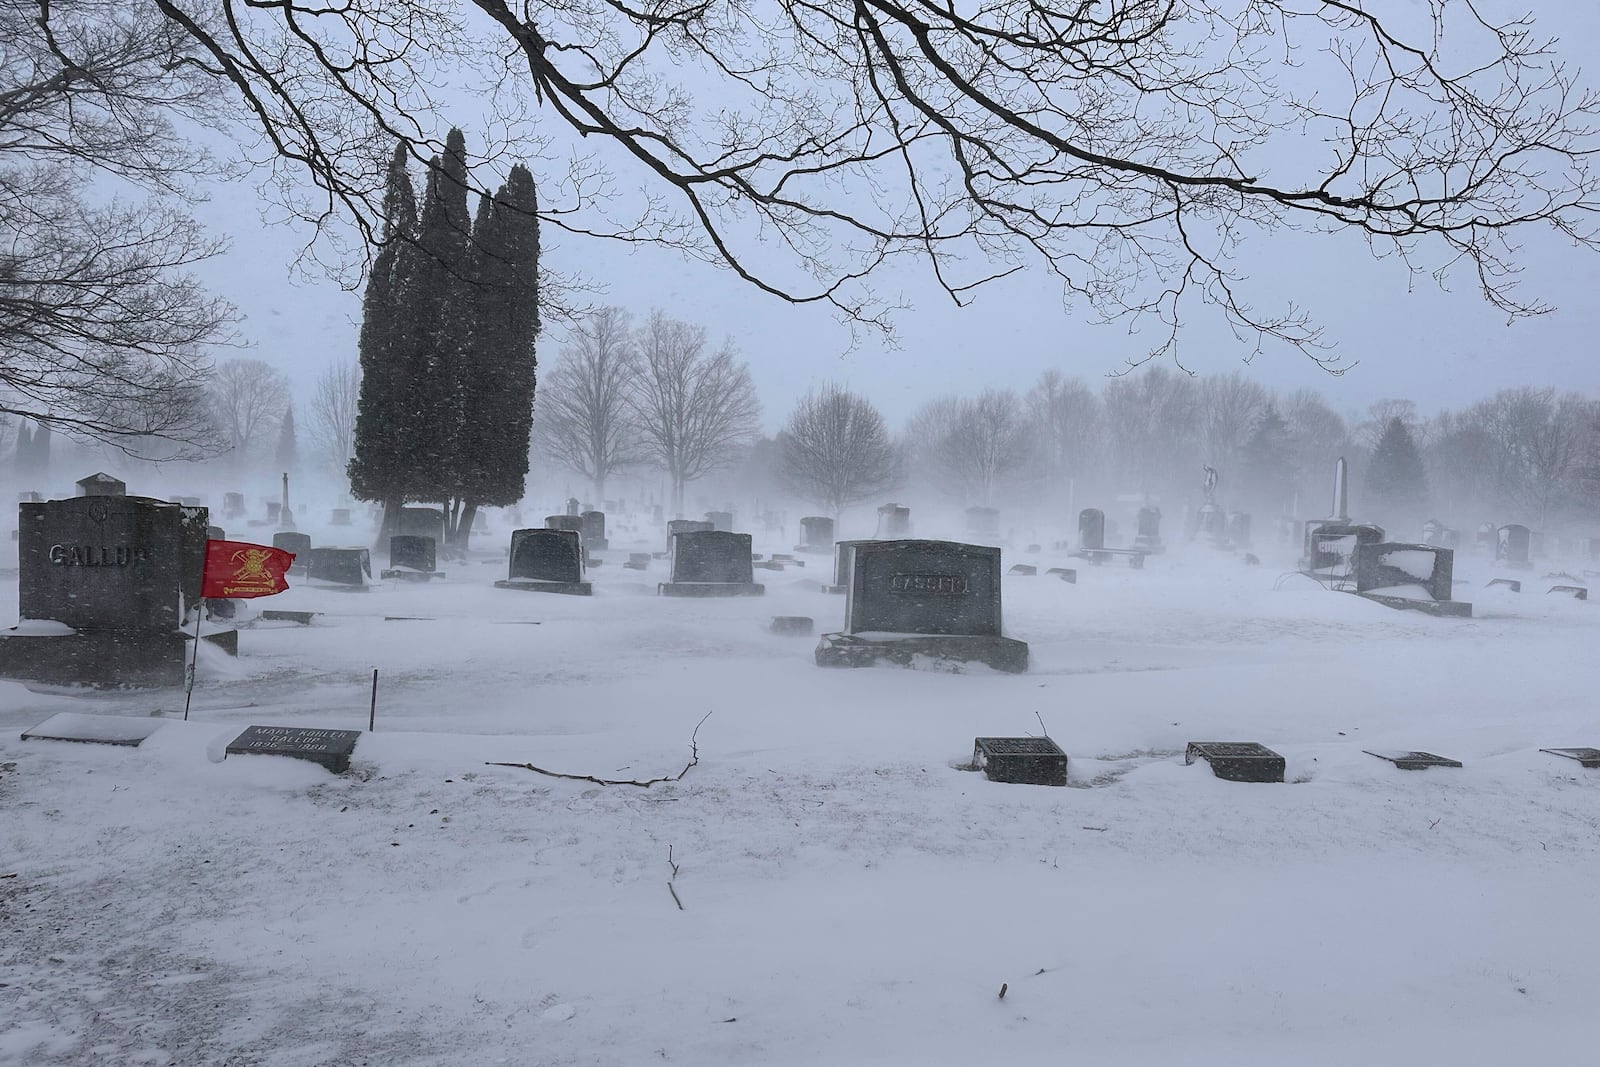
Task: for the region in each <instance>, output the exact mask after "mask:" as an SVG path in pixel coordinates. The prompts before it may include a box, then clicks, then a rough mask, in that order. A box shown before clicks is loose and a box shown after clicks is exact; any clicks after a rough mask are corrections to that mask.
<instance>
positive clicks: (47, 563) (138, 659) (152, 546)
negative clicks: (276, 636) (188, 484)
mask: <svg viewBox="0 0 1600 1067" xmlns="http://www.w3.org/2000/svg"><path fill="white" fill-rule="evenodd" d="M85 481H90V479H85ZM207 526H208V521H207V512H206V509H205V508H187V507H183V506H180V505H174V504H169V503H166V502H164V501H159V500H151V499H147V498H145V497H137V496H126V495H122V496H117V495H98V494H96V495H89V496H77V497H71V498H68V499H65V500H48V501H44V502H41V503H26V504H19V505H18V548H17V552H18V578H17V605H18V615H19V616H20V619H21V622H19V624H18V626H17V627H16V628H15V629H13V630H10V631H6V632H5V634H4V635H3V636H0V676H4V677H11V678H20V679H25V680H30V681H39V682H46V683H50V684H56V685H90V686H108V685H176V684H180V683H181V682H182V681H183V676H184V662H185V659H184V656H185V650H186V648H187V647H188V642H189V640H191V639H192V638H190V637H186V636H185V633H184V632H183V630H182V629H181V627H182V626H183V624H184V621H185V617H186V615H187V613H188V612H189V611H190V610H197V609H198V608H199V606H200V604H201V598H200V578H201V570H202V568H203V566H204V560H205V543H206V528H207ZM201 636H202V639H203V640H206V641H208V642H209V643H212V644H214V645H216V646H217V647H219V648H222V649H223V650H224V651H228V652H236V651H237V649H238V633H237V631H235V630H233V629H231V628H215V627H213V628H212V629H211V630H210V631H209V632H202V635H201Z"/></svg>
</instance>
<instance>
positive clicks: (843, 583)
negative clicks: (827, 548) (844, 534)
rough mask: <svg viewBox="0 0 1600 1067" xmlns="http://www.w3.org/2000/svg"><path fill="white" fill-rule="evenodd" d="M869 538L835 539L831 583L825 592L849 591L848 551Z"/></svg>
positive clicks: (849, 556) (841, 592) (866, 541)
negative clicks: (855, 539) (854, 539)
mask: <svg viewBox="0 0 1600 1067" xmlns="http://www.w3.org/2000/svg"><path fill="white" fill-rule="evenodd" d="M870 540H871V539H870V538H869V539H867V540H857V541H836V542H834V545H833V584H832V585H830V586H828V587H826V589H825V590H824V591H825V592H829V593H840V594H843V593H848V592H849V591H850V560H851V558H852V557H851V555H850V552H851V550H852V549H853V548H855V546H856V545H864V544H867V543H868V542H869V541H870Z"/></svg>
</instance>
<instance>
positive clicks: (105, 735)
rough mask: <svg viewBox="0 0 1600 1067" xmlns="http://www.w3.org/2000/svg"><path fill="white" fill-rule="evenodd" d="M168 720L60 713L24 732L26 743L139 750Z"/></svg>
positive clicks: (147, 717)
mask: <svg viewBox="0 0 1600 1067" xmlns="http://www.w3.org/2000/svg"><path fill="white" fill-rule="evenodd" d="M165 722H166V720H165V719H155V718H151V717H150V716H148V715H144V716H139V717H137V718H135V717H133V716H131V715H85V714H83V713H81V712H76V711H60V712H57V713H56V714H54V715H52V716H50V717H49V718H48V719H46V720H45V721H44V722H42V723H40V724H39V725H38V726H35V727H32V728H31V729H28V730H24V731H23V733H22V740H24V741H77V742H79V743H82V744H89V745H122V746H124V747H127V748H138V747H139V746H140V745H142V744H144V742H145V741H146V739H148V738H149V736H150V735H151V734H153V733H155V732H156V731H157V730H159V729H161V727H162V725H163V724H164V723H165Z"/></svg>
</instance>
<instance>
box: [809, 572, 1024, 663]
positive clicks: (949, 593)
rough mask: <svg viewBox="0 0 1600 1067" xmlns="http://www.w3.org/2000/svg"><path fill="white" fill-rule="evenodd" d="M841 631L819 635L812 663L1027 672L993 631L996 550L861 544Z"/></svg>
mask: <svg viewBox="0 0 1600 1067" xmlns="http://www.w3.org/2000/svg"><path fill="white" fill-rule="evenodd" d="M850 557H851V559H850V587H849V590H848V592H847V593H846V599H845V628H844V630H843V632H841V633H836V634H823V635H822V640H821V643H820V644H819V645H818V646H817V651H816V662H817V664H818V665H819V666H823V667H865V666H870V665H872V664H873V663H876V662H879V661H882V660H887V661H890V662H894V663H899V664H901V665H902V666H915V665H916V663H917V660H918V658H919V657H927V658H930V659H933V660H937V661H942V662H944V663H952V664H953V663H964V662H966V663H974V662H975V663H986V664H988V665H989V666H990V667H992V668H994V669H995V670H999V671H1006V672H1010V673H1020V672H1022V671H1026V670H1027V669H1028V646H1027V645H1026V644H1024V643H1023V642H1021V641H1015V640H1012V639H1011V638H1008V637H1005V636H1003V635H1002V634H1001V632H1000V550H999V549H998V548H994V547H991V546H987V545H966V544H959V543H956V542H952V541H863V542H859V543H856V544H854V545H853V546H851V548H850Z"/></svg>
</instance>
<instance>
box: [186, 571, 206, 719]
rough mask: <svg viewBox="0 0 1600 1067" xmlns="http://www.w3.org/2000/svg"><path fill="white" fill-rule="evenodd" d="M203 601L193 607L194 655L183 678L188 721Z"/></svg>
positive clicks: (198, 656) (203, 610) (198, 648)
mask: <svg viewBox="0 0 1600 1067" xmlns="http://www.w3.org/2000/svg"><path fill="white" fill-rule="evenodd" d="M204 604H205V601H201V605H202V606H201V607H197V608H195V609H194V655H193V656H191V657H190V658H189V669H188V670H187V671H186V672H184V678H183V721H184V722H188V721H189V701H190V700H192V699H194V668H195V664H197V663H199V662H200V616H201V615H204V614H205V608H204Z"/></svg>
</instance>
